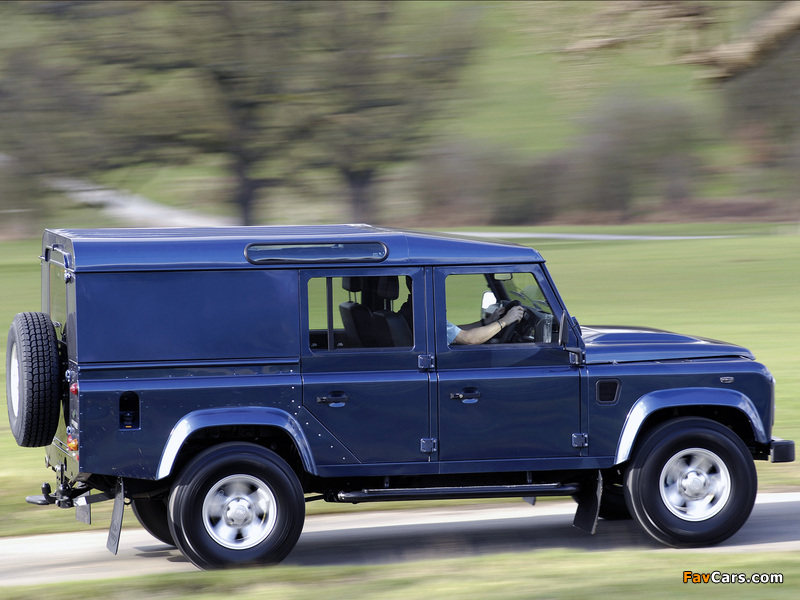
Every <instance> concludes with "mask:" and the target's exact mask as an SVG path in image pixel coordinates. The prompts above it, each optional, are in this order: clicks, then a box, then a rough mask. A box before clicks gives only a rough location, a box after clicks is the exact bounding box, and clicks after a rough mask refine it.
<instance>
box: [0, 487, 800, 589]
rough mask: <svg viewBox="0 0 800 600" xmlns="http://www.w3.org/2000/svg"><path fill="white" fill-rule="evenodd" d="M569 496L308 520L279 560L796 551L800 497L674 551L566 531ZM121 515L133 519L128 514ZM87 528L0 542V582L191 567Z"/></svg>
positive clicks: (165, 551) (645, 541) (608, 527)
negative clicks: (730, 531) (111, 544)
mask: <svg viewBox="0 0 800 600" xmlns="http://www.w3.org/2000/svg"><path fill="white" fill-rule="evenodd" d="M575 506H576V505H575V504H573V503H572V502H548V503H544V504H541V505H538V506H536V507H533V508H531V507H530V506H528V505H527V504H524V503H522V502H520V503H519V504H518V505H516V504H511V505H500V506H481V507H478V508H475V507H472V508H458V509H453V508H442V509H433V510H417V511H404V512H400V511H397V512H391V511H380V512H365V513H355V514H352V513H351V514H339V515H320V516H311V517H309V518H308V519H307V520H306V526H305V528H304V530H303V535H302V536H301V537H300V541H299V542H298V544H297V546H296V547H295V549H294V551H293V552H292V554H290V555H289V557H288V558H287V560H286V561H285V562H286V564H292V565H300V566H318V565H362V564H378V563H394V562H403V561H412V560H423V559H426V558H432V557H443V556H447V557H453V556H465V557H468V556H473V555H478V554H489V553H495V552H524V551H530V550H546V549H553V548H575V549H580V550H593V551H602V550H619V549H625V548H628V549H630V548H636V549H640V550H642V551H648V552H725V553H729V552H754V551H762V550H763V551H769V550H773V551H787V550H792V551H798V550H800V493H793V494H762V495H759V497H758V500H757V501H756V506H755V508H754V509H753V514H752V515H751V516H750V520H749V521H748V522H747V523H746V524H745V526H744V527H743V528H742V529H741V530H740V531H739V532H738V533H737V534H736V535H735V536H733V537H732V538H731V539H730V540H728V541H727V542H725V543H723V544H721V545H719V546H715V547H713V548H702V549H696V550H674V549H670V548H665V547H663V546H661V545H659V544H657V543H655V542H652V541H650V539H649V538H647V537H645V535H644V534H643V533H641V532H640V531H639V529H638V527H637V526H636V525H635V524H634V523H633V522H632V521H602V520H601V521H600V523H599V525H598V528H597V534H596V535H594V536H590V535H587V534H586V533H584V532H582V531H579V530H577V529H575V528H573V527H572V516H573V513H574V511H575ZM125 518H126V519H132V518H133V515H132V514H131V513H130V511H129V510H128V511H126V516H125ZM105 541H106V535H105V533H102V532H97V531H91V532H83V533H70V534H55V535H46V536H33V537H21V538H6V539H2V540H0V586H10V585H26V584H33V583H37V584H43V583H55V582H67V581H79V580H87V579H92V580H95V579H104V578H113V577H126V576H133V575H144V574H160V573H179V572H191V571H195V570H196V568H195V567H194V566H193V565H192V564H191V563H189V562H187V561H186V560H185V559H184V558H183V557H182V556H181V554H180V553H179V552H178V551H177V550H176V549H175V548H172V547H169V546H165V545H164V544H162V543H160V542H158V541H157V540H155V539H154V538H152V537H151V536H150V535H149V534H147V533H146V532H145V531H143V530H140V529H133V530H125V531H123V533H122V541H121V544H120V551H119V554H118V555H117V556H113V555H111V554H110V553H109V552H108V551H107V550H106V548H105Z"/></svg>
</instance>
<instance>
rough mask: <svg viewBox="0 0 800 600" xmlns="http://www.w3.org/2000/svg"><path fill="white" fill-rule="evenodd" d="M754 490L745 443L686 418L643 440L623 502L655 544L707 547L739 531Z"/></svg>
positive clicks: (724, 430) (726, 431)
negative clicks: (656, 541) (658, 542)
mask: <svg viewBox="0 0 800 600" xmlns="http://www.w3.org/2000/svg"><path fill="white" fill-rule="evenodd" d="M756 489H757V477H756V469H755V465H754V464H753V459H752V457H751V455H750V453H749V452H748V450H747V447H746V446H745V445H744V443H743V442H742V440H741V439H740V438H739V437H738V436H737V435H736V434H734V433H733V432H731V431H730V430H729V429H728V428H726V427H723V426H722V425H720V424H719V423H717V422H715V421H711V420H709V419H702V418H690V417H688V418H682V419H677V420H674V421H670V422H667V423H664V424H663V425H660V426H659V427H657V428H656V429H654V430H653V431H651V432H650V433H649V434H648V435H647V436H646V437H645V439H644V440H643V442H642V444H641V446H640V447H639V449H638V450H637V452H636V455H635V457H634V459H633V462H632V463H631V467H630V469H629V470H628V473H627V477H626V480H625V500H626V503H627V505H628V508H629V509H630V511H631V514H633V516H634V518H635V519H636V520H637V522H638V523H639V525H640V526H641V527H642V528H643V529H644V530H645V531H646V532H647V533H649V534H650V535H651V536H652V537H653V538H655V539H656V540H658V541H660V542H662V543H664V544H667V545H668V546H676V547H693V546H705V545H712V544H717V543H719V542H722V541H723V540H726V539H728V538H729V537H730V536H732V535H733V534H734V533H736V532H737V531H739V529H740V528H741V526H742V525H744V523H745V521H747V518H748V517H749V516H750V511H751V510H752V509H753V504H754V503H755V497H756Z"/></svg>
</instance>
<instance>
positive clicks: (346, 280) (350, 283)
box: [342, 277, 363, 292]
mask: <svg viewBox="0 0 800 600" xmlns="http://www.w3.org/2000/svg"><path fill="white" fill-rule="evenodd" d="M342 287H343V288H344V289H345V290H347V291H348V292H360V291H361V289H362V287H363V282H362V278H361V277H342Z"/></svg>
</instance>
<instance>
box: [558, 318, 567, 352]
mask: <svg viewBox="0 0 800 600" xmlns="http://www.w3.org/2000/svg"><path fill="white" fill-rule="evenodd" d="M568 341H569V330H568V329H567V311H564V312H562V313H561V318H560V319H559V321H558V345H559V346H561V347H566V345H567V342H568Z"/></svg>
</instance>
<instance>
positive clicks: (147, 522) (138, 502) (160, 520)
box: [131, 497, 175, 546]
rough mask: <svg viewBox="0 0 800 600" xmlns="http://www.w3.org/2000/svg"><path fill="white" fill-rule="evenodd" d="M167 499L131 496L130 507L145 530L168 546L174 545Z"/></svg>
mask: <svg viewBox="0 0 800 600" xmlns="http://www.w3.org/2000/svg"><path fill="white" fill-rule="evenodd" d="M167 507H168V500H167V498H166V497H163V498H133V499H131V508H132V509H133V514H134V515H136V519H137V520H138V521H139V523H140V524H141V526H142V527H144V529H145V531H147V533H149V534H150V535H152V536H153V537H154V538H156V539H157V540H159V541H161V542H164V543H165V544H167V545H168V546H174V545H175V542H174V541H173V540H172V532H171V531H170V529H169V514H168V510H167Z"/></svg>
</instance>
